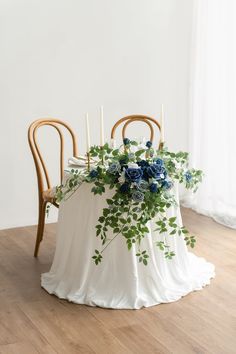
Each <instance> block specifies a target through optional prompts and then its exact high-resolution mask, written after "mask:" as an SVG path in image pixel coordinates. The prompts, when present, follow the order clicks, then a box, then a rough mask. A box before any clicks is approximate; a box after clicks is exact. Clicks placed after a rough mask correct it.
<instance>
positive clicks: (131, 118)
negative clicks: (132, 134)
mask: <svg viewBox="0 0 236 354" xmlns="http://www.w3.org/2000/svg"><path fill="white" fill-rule="evenodd" d="M136 121H139V122H143V123H145V124H146V125H148V127H149V129H150V141H151V142H152V143H153V139H154V129H153V124H154V125H155V126H156V127H157V128H158V130H159V131H161V126H160V124H159V122H158V121H157V120H156V119H154V118H152V117H148V116H144V115H140V114H135V115H131V116H126V117H123V118H121V119H119V120H118V121H117V122H116V123H115V124H114V126H113V128H112V130H111V139H114V137H115V132H116V129H117V128H118V126H119V125H121V124H122V123H124V125H123V128H122V138H123V139H124V138H126V129H127V127H128V125H129V124H131V123H133V122H136ZM158 147H160V139H159V143H158Z"/></svg>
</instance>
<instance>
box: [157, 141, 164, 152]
mask: <svg viewBox="0 0 236 354" xmlns="http://www.w3.org/2000/svg"><path fill="white" fill-rule="evenodd" d="M163 147H164V141H161V142H160V144H159V147H158V150H163Z"/></svg>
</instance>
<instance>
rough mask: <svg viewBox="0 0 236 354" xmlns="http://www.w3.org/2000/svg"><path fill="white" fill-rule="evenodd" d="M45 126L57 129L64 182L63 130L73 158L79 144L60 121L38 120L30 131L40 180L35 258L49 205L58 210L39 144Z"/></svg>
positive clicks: (30, 140) (72, 133) (71, 132)
mask: <svg viewBox="0 0 236 354" xmlns="http://www.w3.org/2000/svg"><path fill="white" fill-rule="evenodd" d="M43 126H50V127H53V128H55V129H56V131H57V133H58V134H59V138H60V179H61V182H62V179H63V171H64V138H63V133H62V130H61V129H60V128H61V127H62V128H65V129H67V130H68V131H69V133H70V136H71V138H72V146H73V156H77V155H78V154H77V143H76V137H75V134H74V132H73V130H72V129H71V128H70V127H69V126H68V125H67V124H66V123H64V122H62V121H61V120H58V119H47V118H45V119H38V120H36V121H34V122H33V123H32V124H31V125H30V127H29V130H28V141H29V145H30V149H31V152H32V154H33V159H34V163H35V168H36V173H37V179H38V201H39V210H38V228H37V237H36V243H35V250H34V256H35V257H37V256H38V251H39V245H40V242H41V241H42V239H43V231H44V224H45V213H46V206H47V203H51V204H53V205H54V206H56V207H57V208H58V204H57V203H56V201H55V199H54V197H53V195H52V185H51V182H50V178H49V174H48V171H47V168H46V165H45V162H44V160H43V157H42V154H41V152H40V149H39V145H38V142H37V131H38V129H39V128H41V127H43Z"/></svg>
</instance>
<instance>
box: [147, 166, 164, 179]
mask: <svg viewBox="0 0 236 354" xmlns="http://www.w3.org/2000/svg"><path fill="white" fill-rule="evenodd" d="M146 172H147V175H148V176H149V177H150V178H155V179H157V180H161V179H165V178H166V175H167V174H166V170H165V168H164V167H163V166H160V165H157V164H152V165H150V166H149V167H147V169H146Z"/></svg>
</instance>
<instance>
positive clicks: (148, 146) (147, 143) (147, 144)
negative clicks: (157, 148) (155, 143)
mask: <svg viewBox="0 0 236 354" xmlns="http://www.w3.org/2000/svg"><path fill="white" fill-rule="evenodd" d="M146 147H147V148H149V149H150V148H151V147H152V142H151V141H147V142H146Z"/></svg>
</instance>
